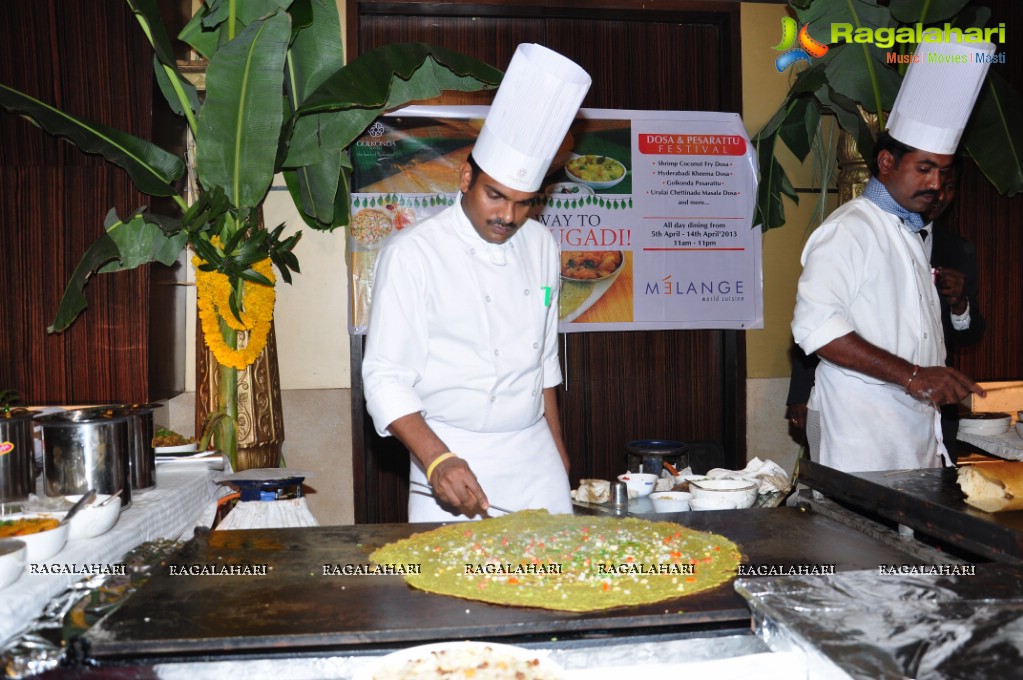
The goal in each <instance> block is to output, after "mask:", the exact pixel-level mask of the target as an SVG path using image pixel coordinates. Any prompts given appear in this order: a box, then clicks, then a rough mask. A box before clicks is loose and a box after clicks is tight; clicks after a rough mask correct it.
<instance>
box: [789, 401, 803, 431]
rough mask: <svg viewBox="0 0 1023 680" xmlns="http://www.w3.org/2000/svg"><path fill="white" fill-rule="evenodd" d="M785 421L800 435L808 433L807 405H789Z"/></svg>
mask: <svg viewBox="0 0 1023 680" xmlns="http://www.w3.org/2000/svg"><path fill="white" fill-rule="evenodd" d="M785 419H786V420H788V421H789V425H791V426H792V428H793V429H795V430H798V433H799V434H802V433H804V432H806V404H789V407H788V408H787V409H785Z"/></svg>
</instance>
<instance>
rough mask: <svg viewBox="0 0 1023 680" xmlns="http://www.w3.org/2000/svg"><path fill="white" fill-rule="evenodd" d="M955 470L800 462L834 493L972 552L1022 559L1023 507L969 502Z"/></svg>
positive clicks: (814, 484)
mask: <svg viewBox="0 0 1023 680" xmlns="http://www.w3.org/2000/svg"><path fill="white" fill-rule="evenodd" d="M980 464H981V465H983V463H980ZM957 474H958V473H957V471H956V468H933V469H929V470H900V471H892V472H856V473H848V472H841V471H839V470H835V469H834V468H829V467H826V466H824V465H819V464H815V463H813V462H811V461H807V460H801V461H800V462H799V481H800V482H802V483H804V484H806V485H807V486H809V487H811V488H814V489H817V490H818V491H820V492H821V493H823V494H824V495H826V496H828V497H830V498H833V499H835V500H838V501H842V502H845V503H847V504H849V505H853V506H855V507H858V508H862V509H864V510H868V511H870V512H873V513H876V514H878V515H880V516H882V517H884V518H886V519H889V520H891V521H895V522H898V523H900V524H904V525H905V526H908V527H910V528H912V529H914V530H916V531H919V532H921V533H924V534H927V535H928V536H933V537H934V538H937V539H939V540H941V541H944V542H946V543H948V544H950V545H953V546H957V547H959V548H961V549H963V550H966V551H968V552H970V553H973V554H974V555H979V556H981V557H984V558H987V559H991V560H996V561H1000V562H1010V563H1016V564H1023V511H1020V510H1016V511H1012V512H996V513H990V512H984V511H983V510H978V509H976V508H972V507H970V506H969V505H967V504H966V503H965V501H963V492H962V491H961V490H960V488H959V485H958V484H957V483H956V477H957Z"/></svg>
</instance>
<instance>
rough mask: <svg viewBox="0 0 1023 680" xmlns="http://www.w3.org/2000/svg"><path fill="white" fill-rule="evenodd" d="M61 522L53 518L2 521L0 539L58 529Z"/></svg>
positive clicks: (23, 518) (0, 522) (22, 518)
mask: <svg viewBox="0 0 1023 680" xmlns="http://www.w3.org/2000/svg"><path fill="white" fill-rule="evenodd" d="M58 524H60V520H58V519H54V518H53V517H19V518H17V519H0V538H17V537H20V536H29V535H31V534H38V533H42V532H44V531H50V530H52V529H56V528H57V525H58Z"/></svg>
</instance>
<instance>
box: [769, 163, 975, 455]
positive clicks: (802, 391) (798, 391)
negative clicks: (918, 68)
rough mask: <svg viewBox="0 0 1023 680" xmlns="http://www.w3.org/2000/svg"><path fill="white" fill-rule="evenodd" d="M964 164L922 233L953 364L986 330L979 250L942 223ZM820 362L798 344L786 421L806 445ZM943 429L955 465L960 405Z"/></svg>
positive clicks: (946, 409) (948, 408)
mask: <svg viewBox="0 0 1023 680" xmlns="http://www.w3.org/2000/svg"><path fill="white" fill-rule="evenodd" d="M959 163H960V161H959V159H958V158H957V160H956V165H955V166H954V168H955V171H954V172H951V173H949V176H948V178H947V180H946V181H945V183H944V184H943V185H942V187H941V191H940V192H939V194H938V197H937V198H936V199H935V201H934V203H932V204H931V207H930V209H929V210H928V211H927V212H925V213H922V215H923V218H924V220H925V221H926V222H927V226H926V227H924V229H923V230H921V231H920V235H921V237H922V238H923V239H924V248H925V250H926V252H927V253H928V256H929V259H930V262H931V266H932V267H933V268H934V282H935V285H936V286H937V288H938V295H939V298H940V301H941V324H942V328H943V330H944V332H945V345H946V346H947V347H948V349H949V350H950V351H949V357H948V360H947V361H949V362H950V361H951V350H952V349H954V348H956V347H966V346H969V345H974V344H976V343H978V342H980V339H981V337H983V335H984V326H985V323H984V317H983V316H982V315H981V313H980V307H979V306H978V305H977V293H978V283H977V279H978V270H977V247H976V246H975V245H974V244H973V243H971V242H970V241H967V240H966V239H964V238H962V237H961V236H959V235H958V234H953V233H952V232H950V231H949V230H948V229H946V228H944V226H943V220H939V218H940V217H941V215H942V214H943V213H944V212H945V210H946V209H947V208H948V206H949V205H950V204H951V203H952V201H953V200H954V199H955V195H956V189H957V187H958V183H959ZM818 363H819V359H818V358H817V355H816V354H811V355H809V356H807V355H806V354H805V353H804V352H803V351H802V350H801V349H800V348H799V346H798V345H794V346H793V349H792V377H791V379H790V381H789V394H788V398H787V399H786V402H785V403H786V404H787V409H786V411H785V417H786V419H788V421H789V427H790V432H791V434H792V435H793V437H794V438H795V439H796V440H797V441H799V442H800V443H807V442H806V439H807V438H808V433H807V431H806V427H807V425H806V422H807V418H806V414H807V408H806V404H807V401H808V400H809V399H810V390H811V389H812V388H813V384H814V372H815V371H816V370H817V364H818ZM941 426H942V427H941V429H942V436H943V438H944V440H945V446H946V447H947V448H948V451H949V456H950V457H951V458H952V460H953V462H954V461H955V459H956V450H957V448H958V445H957V444H956V435H957V434H958V432H959V417H958V413H957V407H956V405H955V404H946V405H944V406H942V409H941ZM813 436H814V435H813V434H812V433H810V435H809V438H810V439H811V440H812V439H813ZM813 448H814V447H813V446H811V447H810V449H811V455H814V454H815V451H813Z"/></svg>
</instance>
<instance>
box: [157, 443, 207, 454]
mask: <svg viewBox="0 0 1023 680" xmlns="http://www.w3.org/2000/svg"><path fill="white" fill-rule="evenodd" d="M198 450H199V444H197V443H196V442H192V443H190V444H179V445H178V446H154V447H153V451H154V452H155V453H156V455H158V456H176V455H177V454H179V453H195V452H196V451H198Z"/></svg>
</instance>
